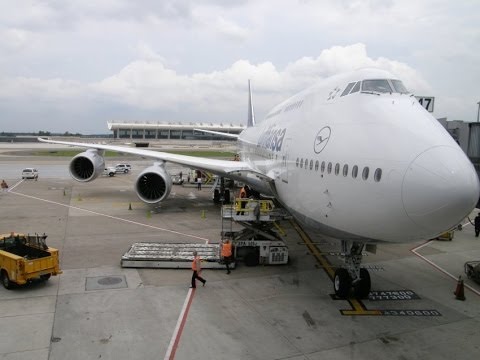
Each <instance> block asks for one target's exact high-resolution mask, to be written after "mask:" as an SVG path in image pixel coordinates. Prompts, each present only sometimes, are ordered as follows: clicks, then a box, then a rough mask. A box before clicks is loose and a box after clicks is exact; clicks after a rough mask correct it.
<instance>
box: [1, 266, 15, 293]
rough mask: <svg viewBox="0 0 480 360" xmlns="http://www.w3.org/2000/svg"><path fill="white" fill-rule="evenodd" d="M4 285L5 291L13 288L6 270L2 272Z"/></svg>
mask: <svg viewBox="0 0 480 360" xmlns="http://www.w3.org/2000/svg"><path fill="white" fill-rule="evenodd" d="M2 285H3V287H4V288H5V289H9V290H10V289H11V288H12V286H13V283H12V282H11V281H10V279H9V278H8V274H7V272H6V271H5V270H2Z"/></svg>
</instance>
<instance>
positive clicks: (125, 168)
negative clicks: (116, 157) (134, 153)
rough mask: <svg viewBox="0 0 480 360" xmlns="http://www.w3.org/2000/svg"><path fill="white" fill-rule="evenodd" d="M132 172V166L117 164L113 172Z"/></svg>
mask: <svg viewBox="0 0 480 360" xmlns="http://www.w3.org/2000/svg"><path fill="white" fill-rule="evenodd" d="M131 170H132V166H131V165H130V164H117V165H115V172H117V173H123V174H128V173H129V172H130V171H131Z"/></svg>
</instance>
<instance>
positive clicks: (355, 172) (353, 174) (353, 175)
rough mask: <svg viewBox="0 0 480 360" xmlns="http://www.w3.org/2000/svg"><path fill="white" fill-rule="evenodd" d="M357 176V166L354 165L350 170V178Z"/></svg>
mask: <svg viewBox="0 0 480 360" xmlns="http://www.w3.org/2000/svg"><path fill="white" fill-rule="evenodd" d="M357 175H358V166H357V165H354V166H353V168H352V178H354V179H355V178H356V177H357Z"/></svg>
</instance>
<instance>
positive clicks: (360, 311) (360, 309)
mask: <svg viewBox="0 0 480 360" xmlns="http://www.w3.org/2000/svg"><path fill="white" fill-rule="evenodd" d="M290 223H291V224H292V226H293V227H294V228H295V230H296V231H297V233H298V234H299V235H300V237H301V238H302V240H303V242H304V243H305V245H307V247H308V249H309V250H310V252H311V253H312V254H313V256H314V257H315V259H317V261H318V262H319V263H320V264H321V265H322V267H323V269H324V270H325V271H326V273H327V275H328V276H329V277H330V279H331V280H332V281H333V278H334V275H335V272H334V271H333V266H332V265H331V264H330V262H329V261H328V260H327V259H326V258H325V257H324V256H323V255H322V253H321V251H320V250H319V249H318V248H317V247H316V246H315V244H314V243H313V242H312V239H310V237H309V236H308V234H307V233H306V232H305V231H304V230H303V229H302V228H301V227H300V226H299V225H298V224H297V222H296V221H295V220H290ZM346 300H347V301H348V302H349V304H350V305H351V306H352V308H353V309H352V310H340V313H341V314H342V315H348V316H353V315H370V316H372V315H382V312H381V311H380V310H367V309H366V308H365V305H363V303H362V302H361V301H359V300H357V299H353V298H350V299H346Z"/></svg>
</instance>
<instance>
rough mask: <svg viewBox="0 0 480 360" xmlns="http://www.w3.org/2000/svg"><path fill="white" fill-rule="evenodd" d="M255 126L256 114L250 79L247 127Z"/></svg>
mask: <svg viewBox="0 0 480 360" xmlns="http://www.w3.org/2000/svg"><path fill="white" fill-rule="evenodd" d="M254 125H255V113H254V112H253V102H252V89H251V88H250V79H248V120H247V127H252V126H254Z"/></svg>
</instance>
